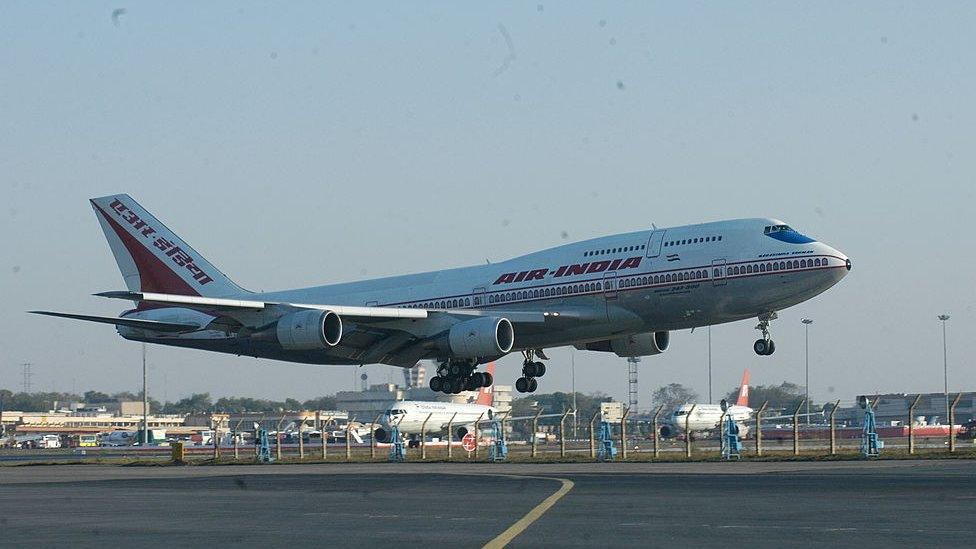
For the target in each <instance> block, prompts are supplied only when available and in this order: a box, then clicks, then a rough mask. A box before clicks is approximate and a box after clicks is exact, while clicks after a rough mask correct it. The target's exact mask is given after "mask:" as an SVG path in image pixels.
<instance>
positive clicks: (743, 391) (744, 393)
mask: <svg viewBox="0 0 976 549" xmlns="http://www.w3.org/2000/svg"><path fill="white" fill-rule="evenodd" d="M735 404H736V405H737V406H748V405H749V369H748V368H746V371H745V372H743V373H742V385H741V386H740V387H739V399H738V400H736V401H735Z"/></svg>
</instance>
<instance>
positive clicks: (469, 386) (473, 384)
mask: <svg viewBox="0 0 976 549" xmlns="http://www.w3.org/2000/svg"><path fill="white" fill-rule="evenodd" d="M479 381H480V380H478V379H477V378H476V377H475V376H473V375H472V376H471V377H467V378H464V390H465V391H474V390H475V389H477V388H478V387H481V385H480V384H479Z"/></svg>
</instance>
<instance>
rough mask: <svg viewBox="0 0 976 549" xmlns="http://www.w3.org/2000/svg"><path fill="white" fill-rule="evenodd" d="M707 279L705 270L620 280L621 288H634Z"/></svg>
mask: <svg viewBox="0 0 976 549" xmlns="http://www.w3.org/2000/svg"><path fill="white" fill-rule="evenodd" d="M703 278H708V270H707V269H696V270H693V271H682V272H677V273H664V274H661V275H653V276H652V275H648V276H631V277H627V278H622V279H620V287H621V288H636V287H638V286H648V285H653V284H671V283H672V282H686V281H692V280H701V279H703Z"/></svg>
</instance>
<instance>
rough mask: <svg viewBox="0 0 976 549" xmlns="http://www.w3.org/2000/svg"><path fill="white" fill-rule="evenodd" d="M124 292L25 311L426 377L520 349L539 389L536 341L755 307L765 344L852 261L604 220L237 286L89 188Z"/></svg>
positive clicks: (720, 234)
mask: <svg viewBox="0 0 976 549" xmlns="http://www.w3.org/2000/svg"><path fill="white" fill-rule="evenodd" d="M91 204H92V207H93V208H94V210H95V214H96V217H97V218H98V221H99V223H100V224H101V226H102V230H103V231H104V232H105V236H106V238H107V239H108V241H109V245H110V247H111V249H112V252H113V254H114V255H115V259H116V262H117V263H118V265H119V269H120V270H121V271H122V277H123V279H124V280H125V283H126V286H127V287H128V291H114V292H104V293H100V294H96V295H98V296H101V297H108V298H116V299H123V300H131V301H133V302H134V303H135V304H136V308H135V309H131V310H127V311H125V312H123V313H122V314H121V316H120V317H118V318H116V317H102V316H92V315H79V314H69V313H62V312H50V311H32V312H35V313H39V314H46V315H51V316H59V317H66V318H73V319H78V320H87V321H92V322H102V323H107V324H114V325H115V326H116V327H117V329H118V332H119V334H120V335H121V336H122V337H124V338H126V339H129V340H133V341H143V342H149V343H158V344H163V345H173V346H178V347H190V348H196V349H204V350H210V351H217V352H224V353H231V354H237V355H247V356H254V357H261V358H271V359H277V360H284V361H291V362H303V363H312V364H368V363H382V364H390V365H394V366H401V367H405V368H406V367H411V366H413V365H414V364H416V362H417V361H418V360H420V359H432V360H437V361H438V362H439V363H440V367H439V368H438V371H437V373H438V375H437V376H434V377H433V378H431V380H430V387H431V389H433V390H435V391H436V390H441V391H444V392H448V393H459V392H461V391H463V390H465V389H476V388H477V387H479V386H486V381H487V378H486V377H485V376H484V375H483V374H481V373H480V372H477V371H475V369H476V368H477V366H478V365H479V364H484V363H486V362H489V361H491V360H495V359H497V358H500V357H502V356H505V355H506V354H508V353H511V352H521V353H522V355H523V357H524V362H523V367H522V377H520V378H519V379H518V380H517V381H516V384H515V385H516V389H517V390H519V391H520V392H532V391H535V390H536V388H537V385H538V384H537V380H536V378H538V377H541V376H542V375H544V374H545V371H546V367H545V365H544V364H543V363H542V362H538V361H537V360H536V359H542V360H545V359H547V357H546V355H545V353H544V351H543V350H544V349H545V348H551V347H559V346H567V345H573V346H575V347H576V348H578V349H582V350H590V351H600V352H612V353H615V354H616V355H618V356H621V357H629V356H647V355H656V354H659V353H662V352H664V351H665V350H667V348H668V344H669V341H670V335H669V334H670V332H671V331H672V330H681V329H686V328H694V327H696V326H706V325H711V324H721V323H725V322H733V321H736V320H742V319H746V318H750V317H758V319H759V325H758V326H757V329H758V330H760V331H761V333H762V337H761V338H760V339H759V340H757V341H756V342H755V344H754V345H753V349H754V350H755V351H756V353H758V354H760V355H769V354H772V353H773V351H774V350H775V345H774V344H773V341H772V339H771V338H770V335H769V329H768V328H769V322H770V321H771V320H773V319H775V318H776V311H778V310H781V309H784V308H786V307H790V306H793V305H796V304H798V303H801V302H803V301H805V300H807V299H810V298H812V297H813V296H815V295H817V294H820V293H821V292H823V291H825V290H826V289H827V288H830V287H831V286H833V285H834V284H836V283H837V282H838V281H839V280H840V279H841V278H843V277H844V276H845V275H846V274H847V272H848V271H849V270H850V269H851V261H850V260H849V259H848V258H847V256H845V255H844V254H842V253H841V252H839V251H837V250H835V249H834V248H832V247H830V246H828V245H826V244H824V243H821V242H817V241H815V240H813V239H812V238H808V237H806V236H804V235H802V234H800V233H798V232H797V231H795V230H793V229H792V228H790V227H789V226H787V225H785V224H784V223H782V222H781V221H777V220H775V219H739V220H732V221H718V222H713V223H703V224H699V225H686V226H681V227H673V228H669V229H654V230H641V231H636V232H631V233H625V234H617V235H612V236H606V237H601V238H595V239H592V240H586V241H582V242H577V243H573V244H566V245H563V246H558V247H555V248H550V249H547V250H543V251H539V252H535V253H531V254H527V255H523V256H520V257H516V258H514V259H509V260H507V261H502V262H500V263H492V264H488V265H478V266H473V267H464V268H459V269H449V270H443V271H434V272H428V273H421V274H413V275H405V276H395V277H388V278H380V279H374V280H365V281H359V282H350V283H343V284H332V285H328V286H318V287H313V288H304V289H297V290H285V291H276V292H263V293H255V292H250V291H247V290H244V289H243V288H241V287H240V286H238V285H237V284H235V283H234V282H232V281H231V280H230V279H229V278H228V277H227V276H226V275H224V273H222V272H220V271H219V270H218V269H217V268H216V267H215V266H214V265H213V264H212V263H210V262H209V261H207V260H206V259H204V258H203V256H201V255H200V254H199V253H197V252H196V250H194V249H193V248H191V247H190V246H189V245H188V244H187V243H186V242H184V241H183V240H182V239H180V238H179V237H178V236H176V234H174V233H173V232H172V231H170V230H169V229H168V228H167V227H166V226H165V225H163V224H162V223H161V222H160V221H159V220H157V219H156V218H155V217H153V216H152V215H151V214H150V213H149V212H147V211H146V210H145V209H143V207H142V206H140V205H139V204H138V203H136V201H135V200H133V199H132V198H131V197H130V196H128V195H125V194H120V195H114V196H106V197H102V198H95V199H93V200H91Z"/></svg>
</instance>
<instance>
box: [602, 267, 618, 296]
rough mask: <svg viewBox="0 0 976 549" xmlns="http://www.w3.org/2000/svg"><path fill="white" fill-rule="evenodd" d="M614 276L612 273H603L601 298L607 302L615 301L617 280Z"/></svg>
mask: <svg viewBox="0 0 976 549" xmlns="http://www.w3.org/2000/svg"><path fill="white" fill-rule="evenodd" d="M614 276H615V275H614V273H612V272H605V273H603V297H604V298H606V299H607V300H608V301H609V300H611V299H617V280H616V279H615V278H614Z"/></svg>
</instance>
